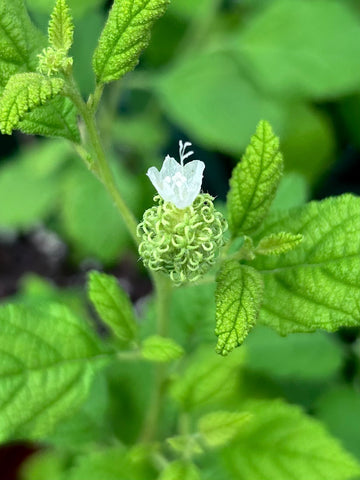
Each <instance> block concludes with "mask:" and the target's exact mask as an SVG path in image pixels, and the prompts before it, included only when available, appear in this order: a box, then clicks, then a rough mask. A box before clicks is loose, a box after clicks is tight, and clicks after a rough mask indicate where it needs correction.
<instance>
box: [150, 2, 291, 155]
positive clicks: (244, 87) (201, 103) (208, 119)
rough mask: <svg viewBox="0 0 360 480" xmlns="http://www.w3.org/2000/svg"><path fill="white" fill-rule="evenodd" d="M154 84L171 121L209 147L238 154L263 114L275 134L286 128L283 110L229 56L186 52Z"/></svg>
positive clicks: (244, 146)
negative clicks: (187, 53)
mask: <svg viewBox="0 0 360 480" xmlns="http://www.w3.org/2000/svg"><path fill="white" fill-rule="evenodd" d="M174 3H175V2H174ZM152 86H153V88H154V90H155V93H156V94H157V96H158V98H159V101H160V103H161V104H162V106H163V109H164V110H165V112H166V114H167V115H168V116H169V117H170V118H171V120H172V121H173V122H174V123H175V124H176V125H178V126H180V128H181V129H183V130H184V131H185V132H186V133H187V135H188V136H189V137H190V138H195V139H197V141H198V143H201V144H202V145H204V146H206V147H207V148H209V149H215V150H220V151H225V152H228V153H230V154H232V155H236V156H239V153H240V152H242V151H243V150H244V149H245V148H246V146H247V144H248V141H249V138H250V136H251V135H252V133H253V132H254V128H255V126H256V125H257V124H258V123H259V121H260V120H261V119H262V118H266V119H268V120H269V121H271V123H272V124H273V125H274V127H275V128H276V130H277V131H278V132H279V133H281V132H282V129H283V127H284V120H285V110H284V109H282V108H281V107H280V106H279V104H278V103H276V102H275V101H274V100H273V99H270V98H268V97H267V96H265V95H264V94H263V93H261V92H259V91H258V90H256V89H255V88H254V86H253V84H251V83H250V82H249V79H248V76H247V75H246V73H245V72H244V71H243V69H242V68H241V67H239V65H237V63H236V61H235V60H234V59H233V58H232V57H230V56H228V55H224V54H221V53H215V52H214V53H201V54H198V55H195V54H192V55H189V56H187V57H186V58H185V59H183V60H181V61H179V62H178V63H176V64H175V65H173V66H172V68H169V69H168V70H166V71H165V73H163V74H161V75H159V76H158V77H156V78H155V79H154V81H153V84H152ZM209 99H211V101H209ZM235 119H236V120H235Z"/></svg>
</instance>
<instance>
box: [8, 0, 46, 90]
mask: <svg viewBox="0 0 360 480" xmlns="http://www.w3.org/2000/svg"><path fill="white" fill-rule="evenodd" d="M44 44H45V39H44V37H43V35H42V34H41V33H40V32H39V30H37V29H36V28H35V27H34V25H33V24H32V23H31V21H30V19H29V17H28V14H27V12H26V9H25V6H24V2H23V0H12V1H11V2H9V1H8V0H0V46H1V48H0V94H1V93H2V91H3V88H4V87H5V85H6V84H7V82H8V80H9V78H10V77H11V76H12V75H15V74H16V73H20V72H24V71H27V70H35V68H36V65H37V57H36V54H37V53H39V51H41V48H42V47H43V46H44Z"/></svg>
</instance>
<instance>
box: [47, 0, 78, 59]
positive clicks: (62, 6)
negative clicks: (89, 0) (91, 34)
mask: <svg viewBox="0 0 360 480" xmlns="http://www.w3.org/2000/svg"><path fill="white" fill-rule="evenodd" d="M48 36H49V42H50V45H52V46H53V47H54V48H55V49H56V50H63V51H64V55H66V54H67V53H68V51H69V50H70V48H71V45H72V43H73V36H74V24H73V21H72V18H71V13H70V9H69V6H68V5H67V3H66V0H57V2H56V4H55V7H54V10H53V12H52V14H51V19H50V22H49V31H48Z"/></svg>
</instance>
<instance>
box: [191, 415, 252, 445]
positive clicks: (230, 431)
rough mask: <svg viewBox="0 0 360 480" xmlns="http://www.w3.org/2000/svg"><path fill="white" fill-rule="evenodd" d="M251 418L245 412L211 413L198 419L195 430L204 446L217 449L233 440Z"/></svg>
mask: <svg viewBox="0 0 360 480" xmlns="http://www.w3.org/2000/svg"><path fill="white" fill-rule="evenodd" d="M251 418H252V415H251V414H249V413H247V412H227V411H218V412H212V413H208V414H207V415H204V416H203V417H201V418H200V419H199V421H198V426H197V428H198V431H199V432H200V433H201V435H202V437H203V439H204V441H205V443H206V445H207V446H208V447H210V448H217V447H222V446H224V445H226V444H227V443H229V442H230V441H231V440H233V438H235V437H236V436H237V435H238V433H239V432H240V431H241V429H242V428H243V425H244V424H245V423H247V422H248V421H249V420H251Z"/></svg>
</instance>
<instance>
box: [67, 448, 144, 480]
mask: <svg viewBox="0 0 360 480" xmlns="http://www.w3.org/2000/svg"><path fill="white" fill-rule="evenodd" d="M149 470H150V469H149V468H148V469H147V470H144V468H141V466H139V465H137V462H135V461H133V460H132V458H131V456H130V453H129V452H127V451H126V450H125V449H124V447H113V448H108V449H103V450H98V451H92V452H91V453H86V454H85V455H82V456H80V457H78V460H77V462H76V464H75V466H74V467H73V468H72V469H71V470H70V471H69V473H68V475H67V476H66V480H85V479H86V480H100V479H102V480H119V479H121V480H122V479H124V480H149V479H152V478H153V476H150V474H149ZM150 471H151V470H150Z"/></svg>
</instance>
